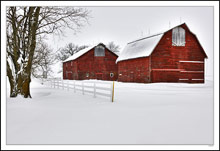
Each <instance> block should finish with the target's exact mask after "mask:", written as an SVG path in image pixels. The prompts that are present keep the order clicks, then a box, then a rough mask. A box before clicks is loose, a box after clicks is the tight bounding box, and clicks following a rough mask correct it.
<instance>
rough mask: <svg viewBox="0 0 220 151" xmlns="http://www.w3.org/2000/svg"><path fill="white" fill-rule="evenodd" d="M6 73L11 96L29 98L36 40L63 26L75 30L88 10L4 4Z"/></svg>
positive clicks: (85, 19) (84, 18)
mask: <svg viewBox="0 0 220 151" xmlns="http://www.w3.org/2000/svg"><path fill="white" fill-rule="evenodd" d="M6 13H7V20H6V33H7V47H6V51H7V76H8V79H9V83H10V97H16V96H17V95H18V94H21V95H23V96H24V97H25V98H27V97H31V94H30V82H31V70H32V62H33V58H34V53H35V47H36V41H37V38H38V37H40V36H44V35H46V34H51V33H56V34H60V33H62V31H63V29H64V28H70V29H72V30H73V31H74V32H77V31H78V30H79V29H80V28H81V27H82V26H83V25H84V24H85V23H86V22H87V19H88V15H89V12H88V10H86V9H83V8H74V7H7V10H6Z"/></svg>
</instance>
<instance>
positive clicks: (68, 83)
mask: <svg viewBox="0 0 220 151" xmlns="http://www.w3.org/2000/svg"><path fill="white" fill-rule="evenodd" d="M67 90H68V91H69V80H68V81H67Z"/></svg>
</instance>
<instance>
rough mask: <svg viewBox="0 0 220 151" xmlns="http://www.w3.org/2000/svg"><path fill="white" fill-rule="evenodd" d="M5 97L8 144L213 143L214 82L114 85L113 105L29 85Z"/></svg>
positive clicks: (36, 85) (36, 83)
mask: <svg viewBox="0 0 220 151" xmlns="http://www.w3.org/2000/svg"><path fill="white" fill-rule="evenodd" d="M31 94H32V97H33V98H32V99H23V98H22V97H20V96H19V97H18V98H15V99H14V98H9V89H8V95H7V144H212V143H213V82H212V81H210V80H207V81H206V83H205V84H180V83H179V84H178V83H154V84H137V83H121V82H115V102H114V103H112V102H110V100H109V98H103V97H97V98H93V96H91V95H87V94H86V95H82V93H81V92H76V93H74V92H73V90H72V91H67V90H61V89H54V88H50V87H47V86H45V85H41V84H40V82H39V81H37V80H33V81H32V83H31Z"/></svg>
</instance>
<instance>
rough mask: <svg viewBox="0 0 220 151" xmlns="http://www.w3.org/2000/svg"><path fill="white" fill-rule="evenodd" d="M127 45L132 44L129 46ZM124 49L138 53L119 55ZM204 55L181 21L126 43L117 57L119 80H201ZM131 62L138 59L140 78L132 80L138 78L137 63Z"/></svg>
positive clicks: (198, 81) (196, 81) (202, 77)
mask: <svg viewBox="0 0 220 151" xmlns="http://www.w3.org/2000/svg"><path fill="white" fill-rule="evenodd" d="M174 36H175V37H174ZM156 37H157V38H156ZM141 41H142V43H141ZM131 44H133V45H136V46H135V47H133V48H132V47H131ZM138 44H140V45H141V46H143V47H140V46H138ZM149 45H151V46H149ZM126 51H127V53H129V52H132V53H133V54H135V53H136V54H140V52H141V53H142V56H141V55H140V56H128V55H127V56H126V55H124V56H123V54H126ZM139 51H140V52H139ZM132 53H130V54H131V55H132ZM141 58H142V59H141ZM205 58H207V56H206V54H205V52H204V50H203V48H202V46H201V44H200V43H199V41H198V39H197V37H196V35H195V34H193V33H192V32H191V31H190V30H189V28H188V27H187V25H186V24H185V23H184V24H181V25H178V26H175V27H174V28H171V29H169V30H167V31H165V32H162V33H159V34H156V35H153V36H149V37H146V38H142V39H139V40H136V41H134V42H132V43H128V45H127V46H126V47H125V49H124V50H123V52H122V56H119V58H118V59H117V62H118V69H119V81H128V82H144V83H150V82H188V83H204V59H205ZM138 60H139V61H138ZM140 60H142V61H141V62H140ZM147 60H148V61H147ZM135 62H139V63H138V64H139V65H142V68H145V70H144V72H142V78H136V79H135V80H133V79H134V78H132V77H138V76H139V77H140V74H139V73H138V70H137V66H138V64H137V63H135ZM146 62H147V63H146ZM128 66H129V67H128ZM131 73H132V74H131ZM123 74H124V75H123ZM128 79H132V80H128Z"/></svg>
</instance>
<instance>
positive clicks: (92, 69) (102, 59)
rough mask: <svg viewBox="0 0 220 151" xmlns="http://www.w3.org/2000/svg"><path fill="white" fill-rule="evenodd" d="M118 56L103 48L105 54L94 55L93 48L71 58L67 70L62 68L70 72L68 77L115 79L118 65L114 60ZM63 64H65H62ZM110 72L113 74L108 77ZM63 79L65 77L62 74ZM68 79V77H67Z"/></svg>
mask: <svg viewBox="0 0 220 151" xmlns="http://www.w3.org/2000/svg"><path fill="white" fill-rule="evenodd" d="M117 57H118V56H116V55H115V54H114V53H112V52H110V50H108V49H107V48H105V56H94V48H93V49H91V50H90V51H88V52H87V53H85V54H83V55H82V56H80V57H79V58H77V59H75V60H73V61H72V62H73V63H72V66H71V63H69V62H66V63H67V64H68V68H67V70H66V69H65V67H64V68H63V69H64V70H63V71H64V72H70V71H71V72H72V73H71V78H70V79H75V80H85V79H99V80H114V81H115V80H117V79H118V67H117V64H116V63H115V62H116V59H117ZM64 66H65V65H64ZM110 73H113V74H114V76H113V77H110ZM63 77H64V79H65V78H66V77H65V76H63ZM68 79H69V78H68Z"/></svg>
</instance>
